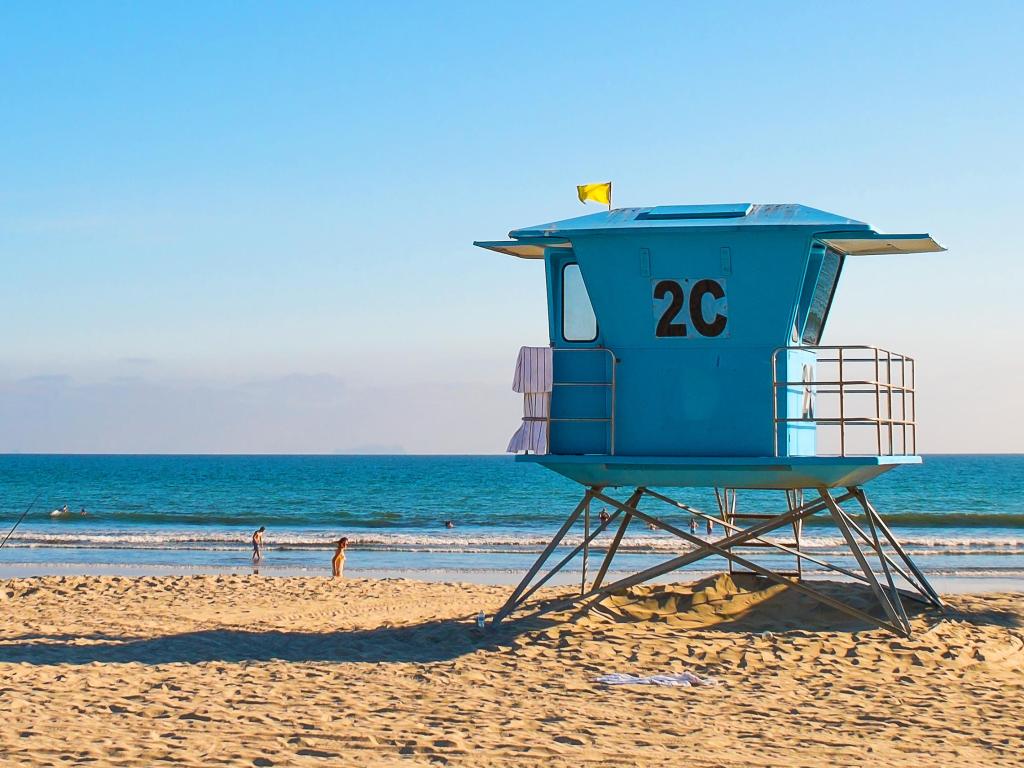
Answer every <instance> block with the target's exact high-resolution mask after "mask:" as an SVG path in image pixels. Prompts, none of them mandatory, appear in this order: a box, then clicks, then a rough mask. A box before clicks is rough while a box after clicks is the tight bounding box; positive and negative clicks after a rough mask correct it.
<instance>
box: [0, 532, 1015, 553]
mask: <svg viewBox="0 0 1024 768" xmlns="http://www.w3.org/2000/svg"><path fill="white" fill-rule="evenodd" d="M346 533H347V535H348V536H349V539H350V542H351V546H352V547H354V548H363V549H377V550H391V551H411V552H452V553H466V554H473V553H487V552H513V553H515V552H529V551H536V550H539V549H541V548H543V547H544V546H545V545H546V544H547V543H548V541H549V534H547V533H543V534H542V533H538V532H535V531H531V532H522V533H519V532H516V531H509V530H506V531H501V532H476V531H474V532H472V533H469V532H467V533H450V532H447V531H445V532H436V531H435V532H426V531H421V532H407V533H392V532H379V531H367V532H353V531H348V532H346ZM338 535H339V532H338V531H337V530H330V531H328V530H311V529H303V530H296V531H288V530H282V531H271V532H270V535H268V537H267V544H268V546H269V547H270V548H271V549H327V548H330V547H331V546H332V545H333V542H334V541H336V540H337V537H338ZM715 538H718V537H717V536H716V537H715ZM765 538H766V539H767V540H769V541H779V542H785V541H788V540H791V538H792V537H791V536H787V535H780V536H768V537H765ZM609 540H610V533H609V534H605V535H604V536H603V537H601V538H599V539H597V540H596V541H595V542H594V546H595V547H602V546H605V545H607V543H608V541H609ZM581 541H582V539H581V538H580V537H579V536H578V535H577V536H575V537H572V536H570V537H567V538H566V539H565V541H564V545H565V546H568V547H574V546H576V545H578V544H579V543H580V542H581ZM900 541H901V543H902V544H903V545H904V546H905V547H906V548H907V549H908V550H909V551H910V552H912V553H913V554H914V555H915V556H927V555H952V554H971V555H1019V554H1024V536H1019V535H1013V534H1006V535H991V534H987V535H975V534H972V533H968V532H956V531H942V532H924V531H922V532H908V533H906V534H904V535H902V536H900ZM7 546H8V547H22V548H24V547H29V548H90V549H138V550H192V549H201V550H211V551H217V550H224V551H234V550H239V549H246V548H248V547H249V546H250V544H249V537H248V534H239V533H238V532H237V531H230V530H209V529H201V530H182V529H177V530H167V531H155V530H152V529H150V530H149V531H146V532H140V531H135V530H109V531H102V532H91V533H84V532H82V533H80V532H77V531H67V532H65V531H61V532H59V533H46V532H35V531H24V532H17V533H15V535H14V536H12V537H11V539H10V541H9V542H8V543H7ZM801 546H802V549H803V550H804V551H806V552H808V553H810V554H813V553H815V552H818V553H822V554H826V553H833V552H836V551H843V550H845V549H846V544H845V542H844V540H843V539H842V537H841V536H838V535H836V536H823V535H817V534H815V535H805V536H803V537H802V540H801ZM622 547H623V550H624V551H627V552H635V553H652V554H653V553H672V552H681V551H686V550H687V549H688V548H689V547H690V545H688V544H686V543H685V542H682V541H680V540H679V539H677V538H675V537H674V536H671V535H669V534H662V533H651V534H643V535H636V536H629V537H626V538H625V539H623V542H622Z"/></svg>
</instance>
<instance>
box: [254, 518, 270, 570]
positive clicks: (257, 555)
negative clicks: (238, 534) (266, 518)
mask: <svg viewBox="0 0 1024 768" xmlns="http://www.w3.org/2000/svg"><path fill="white" fill-rule="evenodd" d="M265 530H267V527H266V526H265V525H261V526H260V527H259V528H258V529H256V530H255V531H253V533H252V561H253V562H254V563H258V562H259V561H260V560H262V559H263V532H264V531H265Z"/></svg>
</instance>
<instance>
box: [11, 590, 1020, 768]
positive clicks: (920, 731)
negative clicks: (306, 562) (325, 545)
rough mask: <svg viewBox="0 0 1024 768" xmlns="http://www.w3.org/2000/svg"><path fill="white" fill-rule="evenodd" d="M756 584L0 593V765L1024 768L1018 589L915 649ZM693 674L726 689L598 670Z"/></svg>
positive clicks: (920, 619) (966, 610)
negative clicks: (593, 599)
mask: <svg viewBox="0 0 1024 768" xmlns="http://www.w3.org/2000/svg"><path fill="white" fill-rule="evenodd" d="M766 586H767V585H765V584H762V583H754V582H749V583H744V582H741V583H740V584H739V585H738V586H737V585H736V584H734V583H732V582H730V581H729V580H728V579H727V578H726V577H720V578H717V579H709V580H705V581H703V582H701V583H698V584H696V585H689V586H684V585H668V586H655V587H648V588H645V589H643V590H640V591H637V592H634V593H631V594H629V595H622V596H617V597H615V598H614V599H612V600H610V601H609V602H608V604H607V606H606V607H605V609H604V610H602V611H599V612H591V613H589V614H587V615H585V616H579V615H575V614H573V613H570V612H567V613H559V614H551V615H547V616H544V617H541V618H537V619H532V620H524V621H518V622H516V621H513V622H510V623H509V624H507V625H504V626H503V627H501V628H499V629H497V630H488V631H487V632H484V633H481V632H480V631H479V630H478V629H477V628H476V625H475V621H474V617H475V615H476V613H477V612H478V611H479V610H484V611H487V612H489V613H490V612H493V611H494V610H495V609H496V608H497V607H498V606H499V605H500V604H501V603H502V601H503V600H504V598H505V597H506V596H507V593H508V590H507V588H506V587H494V586H481V585H465V584H445V583H426V582H417V581H410V580H345V581H330V580H327V579H312V578H310V579H301V578H281V579H267V578H261V577H253V576H197V577H142V578H122V577H101V576H93V577H43V578H33V579H14V580H6V581H0V605H2V607H3V623H2V628H0V679H2V682H0V717H2V722H3V723H4V725H5V727H4V728H3V729H2V731H0V762H2V763H3V764H5V765H14V764H27V763H30V764H34V765H66V764H85V763H90V764H92V765H153V764H158V763H161V762H173V763H176V764H179V765H196V766H199V765H216V764H228V765H263V766H268V765H306V764H318V763H325V762H335V763H336V762H337V761H338V760H345V761H348V762H349V763H351V764H353V765H390V764H411V765H429V764H440V765H445V764H448V765H555V766H560V765H565V766H569V765H608V766H622V765H663V764H664V765H668V764H674V765H678V764H687V765H696V766H715V765H726V766H746V765H759V766H818V765H833V766H839V765H842V766H851V765H871V766H915V768H921V766H931V765H935V766H939V765H942V766H951V765H963V766H969V765H1024V751H1022V748H1024V732H1022V725H1021V723H1022V721H1024V703H1022V701H1021V698H1022V697H1021V693H1022V690H1021V689H1022V684H1024V631H1022V626H1024V624H1022V622H1024V610H1022V609H1021V595H1019V594H1005V593H1004V594H986V595H957V596H952V597H950V598H949V603H950V611H949V612H948V614H947V615H946V616H945V617H941V618H940V617H939V616H937V615H935V614H930V613H919V614H917V615H916V616H915V618H914V620H913V623H914V627H915V636H914V637H913V639H910V640H907V639H903V638H897V637H894V636H892V635H889V634H887V633H885V632H883V631H881V630H876V629H868V628H866V627H863V626H857V625H856V624H855V623H852V622H851V621H850V620H847V619H845V618H842V617H840V616H838V615H837V614H835V613H833V612H832V611H830V610H828V609H822V608H818V607H817V606H815V605H814V604H812V603H809V602H807V601H806V600H805V599H804V598H803V597H801V596H799V595H796V594H792V593H791V591H789V590H786V589H784V588H780V587H767V588H766ZM836 588H837V589H843V590H845V591H846V592H847V593H849V591H850V590H851V589H852V587H850V586H849V585H845V586H837V587H836ZM564 590H565V588H564V587H563V588H555V589H553V590H551V591H549V592H547V593H544V594H542V595H541V598H542V599H544V598H551V597H553V596H555V595H558V594H563V593H564ZM865 604H867V601H865ZM683 671H691V672H694V673H696V674H698V675H702V676H712V677H714V678H716V679H717V681H718V683H717V684H716V685H711V686H706V687H696V686H695V687H690V688H663V687H656V686H608V685H603V684H600V683H596V682H594V680H593V678H594V677H596V676H598V675H603V674H608V673H616V672H622V673H633V674H644V675H648V674H664V673H679V672H683Z"/></svg>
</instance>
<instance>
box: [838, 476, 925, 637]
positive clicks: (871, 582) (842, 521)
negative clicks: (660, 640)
mask: <svg viewBox="0 0 1024 768" xmlns="http://www.w3.org/2000/svg"><path fill="white" fill-rule="evenodd" d="M818 493H819V494H821V498H823V499H824V500H825V503H826V504H828V508H829V512H831V513H832V520H833V521H834V522H835V524H836V527H837V528H838V529H839V532H840V533H842V534H843V538H844V539H846V545H847V546H848V547H849V548H850V551H851V552H853V556H854V557H855V558H856V559H857V563H858V564H859V565H860V568H861V570H862V571H863V572H864V577H865V578H866V579H867V580H868V586H870V587H871V591H872V592H874V594H875V598H876V599H877V600H878V602H879V604H880V605H881V606H882V610H884V611H885V615H886V616H888V617H889V620H890V621H891V622H892V624H893V626H894V628H896V627H899V629H898V630H897V632H898V633H899V634H901V635H905V636H907V637H909V636H910V627H909V625H907V626H904V625H903V622H902V620H901V618H900V616H899V615H898V613H897V611H896V608H895V607H894V606H893V604H892V602H891V600H890V598H889V595H887V594H886V592H885V590H884V589H882V586H881V585H880V584H879V583H878V579H876V578H875V573H874V571H872V570H871V565H870V564H869V563H868V561H867V558H865V557H864V553H863V552H861V550H860V546H859V545H858V544H857V540H856V539H855V538H854V536H853V531H851V530H850V526H849V525H848V523H847V519H846V514H845V513H844V512H843V510H842V509H841V508H840V507H839V505H838V504H836V502H835V499H833V498H832V494H831V493H829V491H828V488H824V487H822V488H819V489H818ZM896 599H897V600H898V599H899V596H898V595H897V596H896Z"/></svg>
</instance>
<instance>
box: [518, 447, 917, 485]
mask: <svg viewBox="0 0 1024 768" xmlns="http://www.w3.org/2000/svg"><path fill="white" fill-rule="evenodd" d="M516 461H521V462H527V463H530V464H540V465H542V466H544V467H547V468H548V469H551V470H553V471H555V472H558V473H559V474H561V475H564V476H565V477H568V478H569V479H571V480H575V481H576V482H577V483H580V484H581V485H586V486H590V487H620V486H628V487H640V486H655V487H658V486H660V487H677V488H685V487H688V488H743V489H747V488H750V489H774V490H796V489H801V488H840V487H849V486H859V485H863V484H864V483H866V482H867V481H869V480H871V479H873V478H875V477H878V475H880V474H882V473H883V472H887V471H888V470H890V469H892V468H893V467H897V466H900V465H903V464H920V463H921V457H920V456H902V455H897V456H786V457H781V456H766V457H735V456H722V457H707V456H699V457H686V456H619V455H616V456H598V455H585V456H557V455H553V454H542V455H536V454H526V455H519V456H516Z"/></svg>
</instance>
